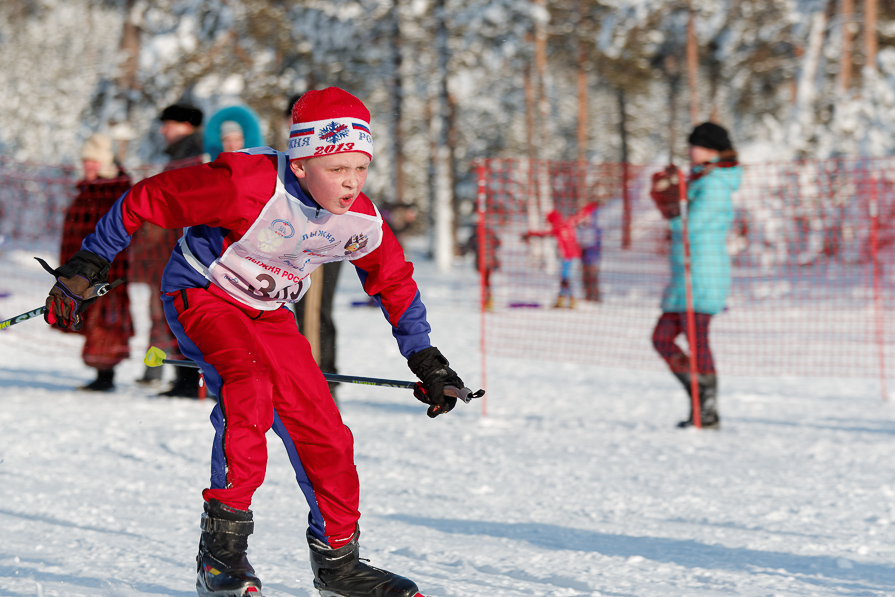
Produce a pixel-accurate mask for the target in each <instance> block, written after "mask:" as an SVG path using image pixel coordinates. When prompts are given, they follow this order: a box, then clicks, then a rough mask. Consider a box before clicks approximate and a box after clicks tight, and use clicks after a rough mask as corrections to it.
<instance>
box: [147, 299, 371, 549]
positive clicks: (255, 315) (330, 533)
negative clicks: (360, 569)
mask: <svg viewBox="0 0 895 597" xmlns="http://www.w3.org/2000/svg"><path fill="white" fill-rule="evenodd" d="M163 302H164V305H165V314H166V315H167V318H168V323H169V325H170V326H171V330H172V331H173V332H174V334H175V335H176V336H177V340H178V343H179V344H180V348H181V351H182V352H183V354H184V355H185V356H187V357H188V358H191V359H193V360H195V361H196V362H197V363H199V364H200V365H201V367H202V372H203V373H204V375H205V380H206V383H207V384H208V388H209V390H210V391H211V392H213V393H214V394H215V395H216V396H217V397H218V404H217V405H216V406H215V407H214V410H213V411H212V414H211V421H212V424H213V425H214V427H215V438H214V445H213V447H212V456H211V487H210V488H208V489H206V490H205V491H204V492H203V497H204V498H205V499H206V500H209V499H217V500H220V501H221V502H223V503H224V504H227V505H228V506H231V507H233V508H239V509H241V510H246V509H248V508H249V506H250V505H251V502H252V495H253V494H254V492H255V490H256V489H257V488H258V487H259V486H260V485H261V483H262V482H263V481H264V474H265V471H266V468H267V438H266V436H265V434H266V432H267V431H268V430H269V429H273V430H274V432H276V433H277V435H279V436H280V438H281V439H282V440H283V443H284V444H285V446H286V450H287V452H288V454H289V459H290V461H291V463H292V466H293V468H294V469H295V475H296V479H297V480H298V483H299V486H300V487H301V490H302V492H303V493H304V494H305V497H306V498H307V500H308V505H309V506H310V514H309V516H308V519H309V525H310V528H311V532H312V533H313V534H314V535H316V536H317V537H318V538H320V539H321V540H323V541H326V542H328V543H329V545H330V546H332V547H341V546H342V545H344V544H345V543H346V542H347V541H348V540H350V539H351V537H352V535H353V534H354V531H355V528H356V525H357V520H358V518H359V517H360V513H359V512H358V495H359V488H358V478H357V470H356V468H355V466H354V441H353V438H352V435H351V431H350V430H349V429H348V427H346V426H345V424H344V423H342V417H341V415H340V414H339V409H338V408H337V407H336V405H335V403H334V401H333V399H332V397H331V396H330V393H329V386H328V385H327V383H326V379H325V378H324V377H323V374H322V373H321V372H320V369H319V368H318V367H317V364H316V363H315V362H314V358H313V356H312V355H311V348H310V345H309V344H308V341H307V340H306V339H305V338H304V336H302V335H301V334H300V333H299V332H298V328H297V326H296V324H295V318H294V316H293V315H292V312H291V311H289V310H288V309H285V308H283V309H277V310H275V311H259V310H257V309H252V308H250V307H247V306H245V305H241V304H238V303H235V302H233V300H232V299H230V298H229V297H228V296H227V295H225V294H224V292H223V291H221V290H220V289H218V288H217V287H216V286H213V285H211V286H209V288H208V289H201V288H191V289H188V290H181V291H179V292H174V293H168V294H166V295H165V296H163Z"/></svg>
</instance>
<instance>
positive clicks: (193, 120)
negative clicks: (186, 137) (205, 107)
mask: <svg viewBox="0 0 895 597" xmlns="http://www.w3.org/2000/svg"><path fill="white" fill-rule="evenodd" d="M158 119H159V120H162V121H164V120H174V121H176V122H188V123H190V124H191V125H193V126H201V125H202V110H200V109H199V108H197V107H196V106H193V105H191V104H171V105H170V106H168V107H167V108H165V109H164V110H162V113H161V115H159V117H158Z"/></svg>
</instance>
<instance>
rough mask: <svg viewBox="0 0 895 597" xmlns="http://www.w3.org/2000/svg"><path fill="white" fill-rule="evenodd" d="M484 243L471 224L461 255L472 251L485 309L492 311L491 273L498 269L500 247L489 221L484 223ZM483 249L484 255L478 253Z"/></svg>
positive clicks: (498, 238)
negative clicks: (481, 285)
mask: <svg viewBox="0 0 895 597" xmlns="http://www.w3.org/2000/svg"><path fill="white" fill-rule="evenodd" d="M484 228H485V243H484V246H483V245H482V243H481V242H480V241H479V227H478V225H476V226H473V228H472V234H470V235H469V238H468V239H467V240H466V242H465V243H463V246H462V247H461V252H462V254H463V255H466V254H467V253H472V256H473V259H474V260H475V261H474V266H475V268H476V270H478V271H479V273H480V274H481V275H482V278H483V279H482V282H483V285H484V287H485V309H487V310H488V311H492V310H493V309H494V296H493V295H492V293H491V275H492V274H493V273H494V271H495V270H498V269H500V258H499V256H498V254H497V251H498V249H500V237H499V236H497V232H496V231H495V230H494V225H493V224H491V223H490V222H487V223H485V226H484ZM482 249H484V250H485V254H484V255H480V254H479V251H481V250H482Z"/></svg>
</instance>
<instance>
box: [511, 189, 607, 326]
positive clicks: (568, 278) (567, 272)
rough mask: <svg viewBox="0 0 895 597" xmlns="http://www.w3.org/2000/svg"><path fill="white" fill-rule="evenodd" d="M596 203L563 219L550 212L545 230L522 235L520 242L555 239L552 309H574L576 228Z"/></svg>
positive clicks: (577, 257)
mask: <svg viewBox="0 0 895 597" xmlns="http://www.w3.org/2000/svg"><path fill="white" fill-rule="evenodd" d="M596 209H597V204H596V203H588V204H587V205H586V206H584V207H583V208H581V209H580V210H578V211H577V212H575V213H574V214H572V215H571V216H569V217H568V218H563V217H562V214H561V213H559V211H557V210H555V209H554V210H551V211H550V212H549V213H548V214H547V223H548V224H549V225H550V228H549V229H547V230H529V231H528V232H526V233H525V234H523V235H522V240H524V241H525V242H528V239H529V238H531V237H532V236H536V237H543V236H552V237H554V238H555V239H556V247H557V250H558V251H559V258H560V279H559V294H558V295H557V297H556V303H554V305H553V308H554V309H563V308H568V309H574V308H575V296H574V293H573V292H572V267H573V265H574V263H575V261H576V260H580V259H581V245H579V244H578V232H577V230H576V228H577V227H578V226H579V225H580V224H581V223H582V222H584V221H585V220H586V219H587V218H589V217H590V214H591V212H593V211H596Z"/></svg>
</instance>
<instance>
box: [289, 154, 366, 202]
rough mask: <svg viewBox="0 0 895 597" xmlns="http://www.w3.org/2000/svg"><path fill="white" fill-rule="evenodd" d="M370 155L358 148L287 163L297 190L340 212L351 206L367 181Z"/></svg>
mask: <svg viewBox="0 0 895 597" xmlns="http://www.w3.org/2000/svg"><path fill="white" fill-rule="evenodd" d="M369 165H370V158H369V157H367V155H366V154H364V153H360V152H359V151H350V152H347V153H336V154H333V155H325V156H320V157H315V158H307V159H304V160H294V161H293V162H291V163H290V167H291V168H292V172H293V173H294V174H295V177H296V178H297V179H298V184H299V186H301V189H302V190H303V191H304V192H305V193H307V194H308V195H310V196H311V198H313V199H314V201H316V202H317V203H318V204H319V205H320V207H322V208H323V209H325V210H326V211H328V212H330V213H333V214H336V215H342V214H343V213H345V212H347V211H348V210H349V209H351V206H352V204H353V203H354V200H355V199H357V196H358V195H360V193H361V191H362V190H363V188H364V184H365V183H366V182H367V167H368V166H369Z"/></svg>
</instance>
